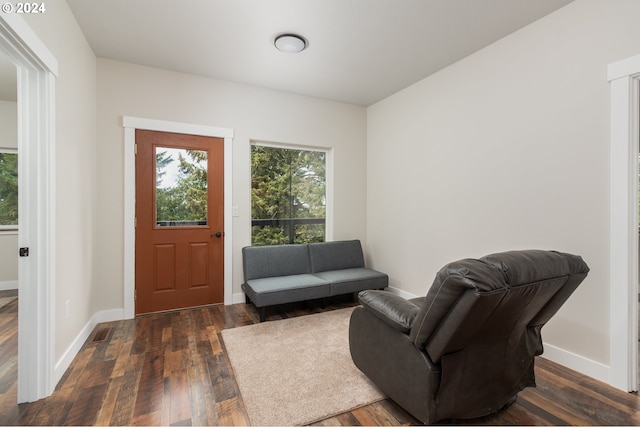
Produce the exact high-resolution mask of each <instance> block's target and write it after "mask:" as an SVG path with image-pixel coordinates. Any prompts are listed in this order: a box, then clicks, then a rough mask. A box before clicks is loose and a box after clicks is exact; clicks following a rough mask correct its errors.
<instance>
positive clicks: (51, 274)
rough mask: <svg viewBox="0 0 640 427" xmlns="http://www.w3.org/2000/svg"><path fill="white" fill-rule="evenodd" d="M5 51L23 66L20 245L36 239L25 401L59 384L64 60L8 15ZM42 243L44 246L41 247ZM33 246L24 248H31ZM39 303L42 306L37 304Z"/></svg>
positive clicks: (21, 352)
mask: <svg viewBox="0 0 640 427" xmlns="http://www.w3.org/2000/svg"><path fill="white" fill-rule="evenodd" d="M0 53H1V54H3V55H5V56H6V57H7V58H8V59H9V61H10V62H11V63H13V64H14V65H15V66H16V68H17V95H18V96H17V109H18V113H17V116H18V153H19V156H18V161H19V166H18V176H19V181H20V183H21V184H22V185H21V186H20V187H19V195H18V199H19V200H18V202H19V205H20V209H19V213H18V222H19V224H20V226H19V230H18V246H20V247H23V248H28V247H30V246H31V247H32V248H34V250H32V251H30V252H31V253H30V254H29V256H24V257H20V258H19V266H18V289H19V299H18V325H19V326H18V328H19V329H20V330H21V331H22V333H20V334H19V335H18V395H17V399H18V403H23V402H32V401H35V400H38V399H41V398H44V397H47V396H49V395H50V394H51V393H52V392H53V388H54V386H55V383H56V382H57V381H56V378H55V370H54V316H53V314H54V311H53V304H54V286H55V173H54V172H55V163H54V160H55V155H54V152H55V137H54V129H55V121H54V111H55V96H54V89H55V77H56V75H57V73H58V63H57V61H56V59H55V57H54V56H53V55H51V53H50V52H49V51H48V50H47V48H46V47H45V45H44V44H43V43H42V41H41V40H40V39H39V38H38V37H37V36H36V34H35V33H34V32H33V30H32V29H31V28H30V27H29V26H28V25H27V24H26V22H25V21H24V20H23V19H22V18H21V17H20V16H17V15H6V14H3V15H0ZM36 248H37V250H35V249H36ZM28 252H29V251H28V250H25V251H24V252H23V253H24V254H25V255H27V253H28ZM34 307H36V309H34Z"/></svg>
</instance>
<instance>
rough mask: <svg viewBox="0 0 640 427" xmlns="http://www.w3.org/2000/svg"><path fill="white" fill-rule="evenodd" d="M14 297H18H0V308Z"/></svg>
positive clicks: (14, 298)
mask: <svg viewBox="0 0 640 427" xmlns="http://www.w3.org/2000/svg"><path fill="white" fill-rule="evenodd" d="M16 299H18V297H6V298H0V308H2V307H4V306H5V305H7V304H9V303H10V302H11V301H13V300H16Z"/></svg>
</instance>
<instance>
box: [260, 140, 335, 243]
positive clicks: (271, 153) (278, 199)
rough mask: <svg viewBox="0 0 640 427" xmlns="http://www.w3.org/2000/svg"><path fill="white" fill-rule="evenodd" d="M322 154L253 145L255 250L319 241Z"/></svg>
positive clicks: (323, 205)
mask: <svg viewBox="0 0 640 427" xmlns="http://www.w3.org/2000/svg"><path fill="white" fill-rule="evenodd" d="M325 217H326V153H325V152H323V151H310V150H293V149H286V148H275V147H266V146H261V145H253V146H252V147H251V218H252V227H251V241H252V244H253V245H254V246H260V245H279V244H290V243H311V242H323V241H324V240H325Z"/></svg>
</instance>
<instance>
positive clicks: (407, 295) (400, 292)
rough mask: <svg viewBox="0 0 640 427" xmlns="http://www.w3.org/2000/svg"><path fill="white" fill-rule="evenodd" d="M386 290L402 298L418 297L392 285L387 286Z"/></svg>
mask: <svg viewBox="0 0 640 427" xmlns="http://www.w3.org/2000/svg"><path fill="white" fill-rule="evenodd" d="M387 290H388V291H389V292H391V293H393V294H396V295H399V296H401V297H402V298H404V299H412V298H418V296H417V295H414V294H412V293H410V292H407V291H403V290H402V289H398V288H394V287H393V286H389V287H388V288H387ZM423 296H424V295H423Z"/></svg>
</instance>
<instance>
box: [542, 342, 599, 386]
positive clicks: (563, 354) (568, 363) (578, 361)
mask: <svg viewBox="0 0 640 427" xmlns="http://www.w3.org/2000/svg"><path fill="white" fill-rule="evenodd" d="M542 357H544V358H545V359H549V360H551V361H552V362H556V363H557V364H559V365H562V366H564V367H567V368H569V369H573V370H574V371H577V372H580V373H581V374H584V375H587V376H589V377H591V378H595V379H596V380H598V381H602V382H604V383H607V384H609V381H610V377H611V374H610V371H611V369H610V367H609V366H607V365H604V364H602V363H600V362H596V361H593V360H591V359H587V358H586V357H584V356H580V355H579V354H575V353H571V352H570V351H567V350H564V349H562V348H560V347H556V346H554V345H551V344H546V343H544V353H542Z"/></svg>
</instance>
